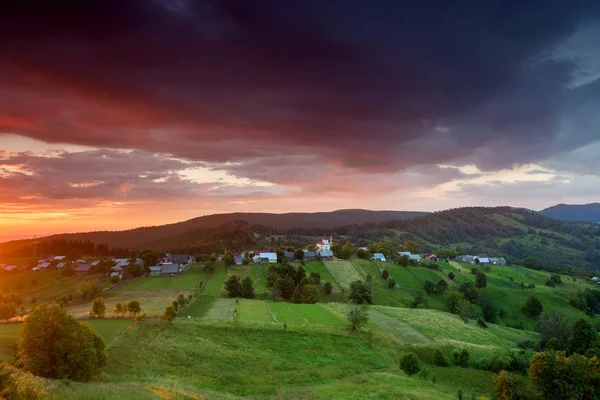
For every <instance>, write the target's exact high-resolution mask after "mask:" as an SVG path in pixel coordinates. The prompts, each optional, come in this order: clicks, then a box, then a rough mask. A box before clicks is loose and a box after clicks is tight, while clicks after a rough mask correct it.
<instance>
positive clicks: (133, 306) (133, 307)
mask: <svg viewBox="0 0 600 400" xmlns="http://www.w3.org/2000/svg"><path fill="white" fill-rule="evenodd" d="M127 311H129V313H130V314H131V315H133V316H134V317H135V316H136V315H138V314H139V313H141V312H142V307H140V303H139V302H138V301H137V300H131V301H130V302H129V303H127Z"/></svg>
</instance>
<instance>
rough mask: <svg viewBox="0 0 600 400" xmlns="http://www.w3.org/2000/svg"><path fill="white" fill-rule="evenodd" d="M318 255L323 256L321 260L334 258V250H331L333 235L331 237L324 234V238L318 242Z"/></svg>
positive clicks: (316, 251)
mask: <svg viewBox="0 0 600 400" xmlns="http://www.w3.org/2000/svg"><path fill="white" fill-rule="evenodd" d="M316 246H317V248H316V250H315V253H317V256H318V257H320V258H321V260H325V261H331V260H333V251H331V246H333V237H331V235H330V236H329V239H326V238H325V235H323V239H321V240H320V241H318V242H317V243H316Z"/></svg>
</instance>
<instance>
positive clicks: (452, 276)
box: [448, 271, 454, 281]
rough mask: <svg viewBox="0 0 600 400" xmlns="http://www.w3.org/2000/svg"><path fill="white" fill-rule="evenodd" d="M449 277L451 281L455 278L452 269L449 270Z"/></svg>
mask: <svg viewBox="0 0 600 400" xmlns="http://www.w3.org/2000/svg"><path fill="white" fill-rule="evenodd" d="M448 279H450V280H451V281H453V280H454V272H452V271H450V272H448Z"/></svg>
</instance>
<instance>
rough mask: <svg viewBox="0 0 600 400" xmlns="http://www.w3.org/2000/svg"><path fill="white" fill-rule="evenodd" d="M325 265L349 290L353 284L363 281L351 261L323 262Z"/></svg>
mask: <svg viewBox="0 0 600 400" xmlns="http://www.w3.org/2000/svg"><path fill="white" fill-rule="evenodd" d="M323 265H325V268H327V270H328V271H329V273H330V274H331V276H333V278H334V279H335V280H336V281H337V282H338V283H339V284H340V285H341V286H342V287H345V288H349V287H350V284H351V283H352V282H354V281H361V280H363V278H362V276H361V275H360V274H359V273H358V271H357V270H356V268H355V267H354V265H352V263H351V262H350V261H346V260H339V261H323Z"/></svg>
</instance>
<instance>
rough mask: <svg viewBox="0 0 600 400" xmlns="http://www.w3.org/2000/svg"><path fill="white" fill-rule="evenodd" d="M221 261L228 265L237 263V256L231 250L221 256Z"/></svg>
mask: <svg viewBox="0 0 600 400" xmlns="http://www.w3.org/2000/svg"><path fill="white" fill-rule="evenodd" d="M221 261H223V262H224V263H225V265H226V266H227V267H229V266H231V265H234V264H235V258H234V257H233V254H231V253H230V252H227V253H225V254H224V255H223V257H221ZM232 297H233V296H232Z"/></svg>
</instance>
